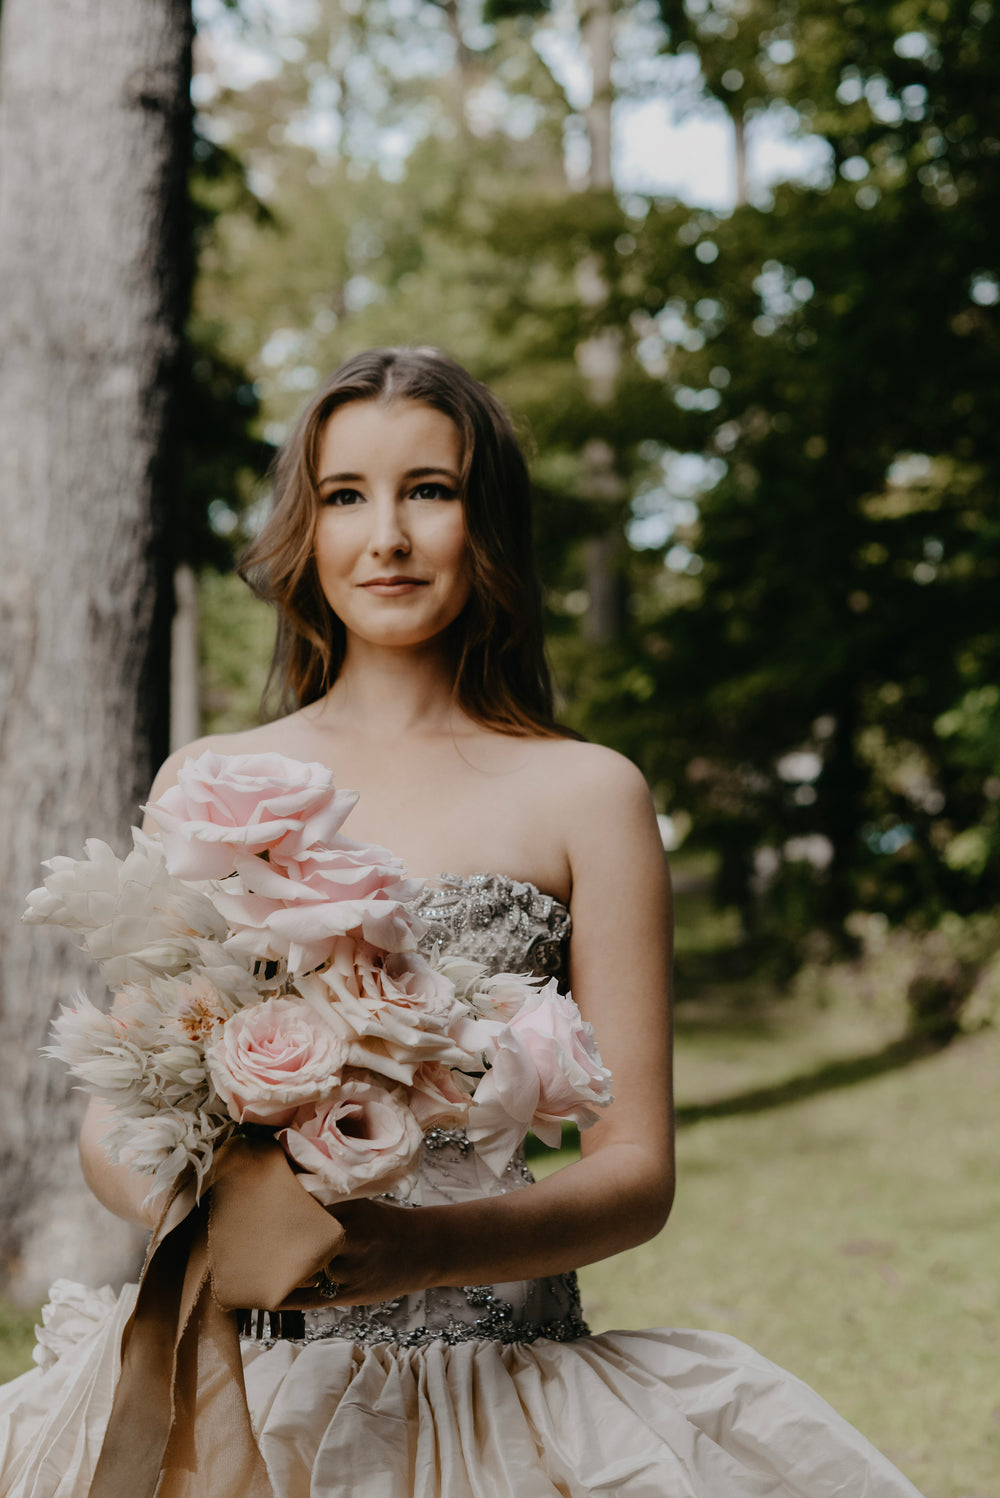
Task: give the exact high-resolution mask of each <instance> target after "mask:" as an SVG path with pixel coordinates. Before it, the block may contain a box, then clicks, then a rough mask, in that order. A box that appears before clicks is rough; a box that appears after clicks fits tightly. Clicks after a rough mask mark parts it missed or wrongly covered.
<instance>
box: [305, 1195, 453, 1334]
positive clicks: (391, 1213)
mask: <svg viewBox="0 0 1000 1498" xmlns="http://www.w3.org/2000/svg"><path fill="white" fill-rule="evenodd" d="M329 1210H330V1212H331V1214H332V1215H333V1216H334V1217H336V1219H337V1221H338V1222H339V1223H340V1224H341V1225H342V1227H343V1228H344V1230H345V1232H346V1234H347V1237H346V1239H345V1241H344V1243H343V1245H342V1247H341V1250H340V1252H339V1253H338V1254H337V1256H336V1258H334V1259H331V1260H330V1262H329V1264H328V1265H327V1267H326V1274H327V1276H328V1278H329V1279H331V1280H333V1281H335V1282H336V1284H337V1285H338V1286H339V1287H340V1292H339V1294H338V1295H336V1296H335V1297H330V1296H327V1295H321V1294H320V1293H319V1289H318V1285H319V1284H320V1283H322V1277H320V1276H317V1278H316V1279H313V1280H312V1281H311V1282H310V1283H309V1284H307V1285H300V1286H299V1288H298V1289H297V1290H296V1291H295V1293H294V1294H293V1295H290V1296H289V1297H288V1299H287V1300H285V1301H284V1302H283V1303H282V1305H281V1307H280V1309H281V1310H283V1311H316V1310H323V1309H324V1308H325V1307H329V1306H352V1305H369V1304H371V1303H372V1302H374V1301H379V1300H395V1298H396V1297H397V1296H399V1295H406V1294H408V1293H410V1292H412V1291H414V1290H423V1289H426V1288H427V1286H428V1285H430V1284H433V1283H434V1277H433V1273H432V1268H431V1265H432V1256H431V1253H430V1245H429V1243H428V1242H427V1241H426V1240H427V1239H428V1236H429V1235H428V1233H427V1232H426V1217H425V1215H424V1214H423V1213H422V1211H421V1209H420V1208H419V1207H394V1206H391V1205H390V1204H389V1203H387V1202H376V1201H367V1200H363V1201H354V1202H343V1203H341V1204H340V1205H339V1206H334V1207H331V1208H330V1209H329Z"/></svg>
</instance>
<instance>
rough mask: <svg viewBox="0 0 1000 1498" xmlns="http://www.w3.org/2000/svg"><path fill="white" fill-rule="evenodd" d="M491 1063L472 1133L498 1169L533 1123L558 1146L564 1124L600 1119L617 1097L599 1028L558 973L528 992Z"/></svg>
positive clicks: (542, 1136) (477, 1097)
mask: <svg viewBox="0 0 1000 1498" xmlns="http://www.w3.org/2000/svg"><path fill="white" fill-rule="evenodd" d="M491 1060H492V1065H491V1068H490V1070H489V1071H488V1072H487V1073H486V1075H485V1076H484V1077H483V1079H482V1081H481V1082H480V1084H479V1086H478V1087H477V1089H476V1093H475V1097H474V1098H473V1106H472V1111H471V1113H470V1115H469V1137H470V1139H472V1141H473V1143H474V1144H475V1145H476V1148H477V1150H478V1151H479V1153H480V1155H481V1156H482V1157H483V1159H484V1160H485V1161H486V1164H487V1165H488V1166H489V1167H490V1169H491V1170H493V1171H494V1172H495V1173H496V1174H497V1175H499V1174H500V1172H501V1171H502V1170H503V1169H504V1167H505V1165H506V1164H507V1161H508V1160H509V1159H510V1157H511V1155H512V1154H513V1152H514V1150H515V1149H516V1148H517V1146H518V1144H519V1143H520V1141H521V1139H522V1138H523V1136H524V1134H525V1133H526V1132H527V1130H528V1129H529V1128H530V1129H533V1130H534V1132H535V1133H536V1134H537V1135H538V1137H539V1139H541V1140H543V1141H544V1143H546V1144H548V1145H553V1146H555V1145H557V1144H558V1143H559V1140H560V1137H561V1132H562V1131H561V1124H562V1123H563V1122H564V1121H570V1120H571V1121H572V1122H574V1123H576V1124H578V1125H579V1127H580V1128H581V1129H584V1128H587V1127H588V1126H589V1125H590V1124H592V1123H595V1122H596V1120H597V1114H596V1113H595V1112H594V1109H595V1107H603V1106H604V1105H605V1104H607V1103H609V1102H610V1101H611V1088H610V1083H611V1073H610V1072H609V1071H608V1070H607V1068H606V1067H605V1066H604V1065H603V1063H602V1062H601V1057H600V1053H599V1052H598V1049H597V1043H596V1041H595V1039H594V1032H593V1029H592V1028H591V1026H590V1025H588V1024H585V1023H584V1021H583V1019H582V1018H581V1015H580V1011H579V1009H578V1008H577V1006H576V1004H575V1003H574V1002H573V999H572V998H571V997H570V996H569V995H568V994H561V993H560V992H559V990H558V988H557V986H556V982H555V979H554V978H553V979H551V980H550V981H549V982H548V983H546V985H545V987H544V988H542V989H539V990H537V991H536V992H534V993H532V994H530V995H529V996H528V998H527V999H526V1000H525V1002H524V1004H523V1005H522V1006H521V1008H520V1009H519V1010H518V1012H517V1014H515V1016H514V1018H513V1019H512V1020H510V1022H509V1023H508V1024H507V1025H506V1026H505V1027H504V1029H503V1030H502V1031H501V1032H500V1034H499V1035H498V1036H497V1038H496V1042H495V1050H494V1053H493V1055H492V1058H491Z"/></svg>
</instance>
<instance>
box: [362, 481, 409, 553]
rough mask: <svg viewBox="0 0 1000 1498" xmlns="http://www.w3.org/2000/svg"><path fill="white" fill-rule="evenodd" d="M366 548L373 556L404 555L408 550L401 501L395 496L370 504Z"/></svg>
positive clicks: (407, 538)
mask: <svg viewBox="0 0 1000 1498" xmlns="http://www.w3.org/2000/svg"><path fill="white" fill-rule="evenodd" d="M368 550H369V551H370V552H371V554H372V556H373V557H383V556H399V555H405V554H406V553H407V552H408V551H409V550H410V536H409V531H408V529H407V525H406V517H405V515H404V513H403V506H402V502H400V501H399V500H397V499H396V498H395V496H393V497H391V498H390V497H389V496H386V497H385V498H384V499H378V500H376V502H375V503H374V504H373V505H372V528H371V534H370V535H369V538H368Z"/></svg>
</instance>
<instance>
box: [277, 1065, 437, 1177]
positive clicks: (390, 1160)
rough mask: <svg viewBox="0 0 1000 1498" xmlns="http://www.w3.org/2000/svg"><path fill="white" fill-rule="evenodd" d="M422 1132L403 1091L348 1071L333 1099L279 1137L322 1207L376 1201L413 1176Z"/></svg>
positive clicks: (306, 1110)
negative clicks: (365, 1198) (358, 1200)
mask: <svg viewBox="0 0 1000 1498" xmlns="http://www.w3.org/2000/svg"><path fill="white" fill-rule="evenodd" d="M423 1137H424V1136H423V1132H422V1130H421V1128H420V1125H419V1123H418V1122H417V1120H416V1118H415V1117H414V1115H413V1113H412V1111H411V1110H410V1108H409V1106H408V1103H407V1097H406V1092H405V1090H404V1089H403V1088H402V1087H396V1086H393V1085H392V1084H391V1083H384V1082H382V1081H381V1080H379V1079H376V1078H374V1077H371V1076H368V1075H366V1074H365V1073H363V1072H357V1071H349V1072H348V1073H346V1074H345V1076H344V1080H343V1081H342V1082H341V1084H340V1086H339V1087H338V1088H337V1089H336V1091H335V1092H334V1093H333V1095H332V1096H331V1097H328V1098H326V1099H325V1100H324V1101H323V1102H321V1103H314V1104H312V1105H310V1106H308V1107H303V1108H300V1109H299V1110H298V1111H297V1112H296V1114H295V1115H294V1117H293V1118H292V1119H290V1120H289V1122H288V1125H287V1127H285V1128H283V1129H281V1130H280V1131H279V1133H278V1135H277V1138H278V1141H279V1143H280V1144H281V1146H282V1148H283V1149H284V1150H285V1153H286V1154H287V1155H288V1156H289V1158H290V1159H292V1160H294V1162H295V1163H296V1165H298V1166H299V1168H300V1170H301V1172H302V1173H301V1174H300V1175H299V1177H298V1179H299V1182H300V1184H301V1185H303V1186H304V1187H305V1189H306V1190H307V1191H308V1192H310V1194H311V1195H313V1196H315V1197H316V1199H317V1201H320V1202H322V1203H323V1205H324V1206H333V1205H335V1204H336V1203H337V1202H343V1201H350V1200H352V1198H354V1197H359V1196H374V1195H377V1194H378V1193H379V1192H382V1191H388V1190H389V1188H390V1187H391V1186H396V1185H399V1184H401V1183H402V1182H403V1181H404V1180H406V1179H407V1178H408V1177H410V1176H411V1174H412V1171H413V1169H414V1166H415V1165H416V1161H417V1157H418V1156H419V1154H420V1147H421V1145H422V1143H423Z"/></svg>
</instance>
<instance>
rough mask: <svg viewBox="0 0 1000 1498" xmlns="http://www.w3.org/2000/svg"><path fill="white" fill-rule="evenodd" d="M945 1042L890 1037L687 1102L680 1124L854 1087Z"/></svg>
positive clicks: (928, 1053)
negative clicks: (710, 1098) (861, 1052)
mask: <svg viewBox="0 0 1000 1498" xmlns="http://www.w3.org/2000/svg"><path fill="white" fill-rule="evenodd" d="M943 1044H944V1042H943V1041H941V1040H938V1039H935V1038H933V1037H928V1036H926V1035H904V1036H903V1037H902V1038H901V1039H899V1040H893V1041H890V1043H889V1044H888V1045H886V1046H883V1048H882V1050H880V1051H872V1052H870V1053H869V1054H868V1055H867V1056H847V1057H845V1058H844V1059H843V1060H840V1061H825V1062H824V1063H823V1065H822V1066H817V1067H816V1068H814V1070H813V1071H808V1072H803V1073H802V1074H801V1075H800V1076H797V1077H789V1078H788V1080H787V1081H785V1082H774V1083H772V1084H771V1085H770V1086H768V1087H753V1088H751V1089H750V1090H749V1091H747V1092H737V1093H734V1094H733V1095H732V1096H731V1097H724V1098H716V1099H715V1101H714V1102H710V1103H683V1104H681V1105H679V1106H678V1108H677V1111H676V1118H677V1126H678V1128H686V1127H688V1126H689V1125H691V1124H696V1123H701V1122H702V1121H703V1120H704V1119H706V1118H735V1117H737V1116H738V1115H739V1114H741V1113H763V1112H765V1111H766V1110H767V1109H768V1108H783V1107H785V1106H787V1105H788V1104H789V1103H798V1102H801V1101H802V1100H803V1099H804V1098H810V1097H816V1096H817V1095H818V1094H819V1093H823V1092H833V1091H835V1090H836V1089H837V1088H839V1087H854V1086H856V1085H857V1083H859V1082H867V1081H869V1080H870V1079H871V1078H872V1077H878V1076H881V1075H882V1074H883V1073H884V1072H890V1071H898V1070H899V1069H900V1067H903V1066H910V1065H911V1064H912V1063H913V1062H914V1061H921V1060H923V1059H924V1058H925V1057H927V1056H933V1055H935V1054H936V1053H937V1052H938V1051H940V1050H941V1049H942V1046H943Z"/></svg>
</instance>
